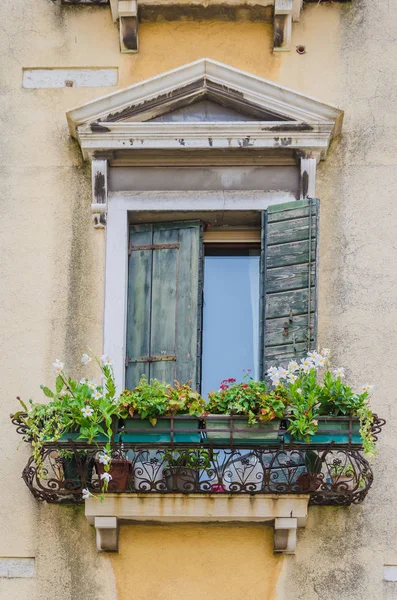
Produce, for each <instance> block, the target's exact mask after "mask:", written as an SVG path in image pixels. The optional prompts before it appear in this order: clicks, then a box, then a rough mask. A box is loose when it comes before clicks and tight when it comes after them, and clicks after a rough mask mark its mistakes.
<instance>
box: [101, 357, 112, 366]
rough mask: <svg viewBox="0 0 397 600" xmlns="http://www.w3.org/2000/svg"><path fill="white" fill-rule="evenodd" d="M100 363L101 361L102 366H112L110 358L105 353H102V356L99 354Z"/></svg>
mask: <svg viewBox="0 0 397 600" xmlns="http://www.w3.org/2000/svg"><path fill="white" fill-rule="evenodd" d="M101 363H102V366H104V367H111V366H112V361H111V360H110V358H109V357H108V356H107V355H106V354H102V356H101Z"/></svg>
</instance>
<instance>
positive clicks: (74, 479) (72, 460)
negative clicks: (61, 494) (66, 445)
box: [59, 449, 95, 491]
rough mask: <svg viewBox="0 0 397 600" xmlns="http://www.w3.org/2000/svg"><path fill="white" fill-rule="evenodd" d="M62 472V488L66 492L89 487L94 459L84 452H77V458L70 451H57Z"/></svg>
mask: <svg viewBox="0 0 397 600" xmlns="http://www.w3.org/2000/svg"><path fill="white" fill-rule="evenodd" d="M59 456H60V459H61V464H62V470H63V476H64V481H63V487H64V488H65V489H67V490H71V491H75V490H80V489H81V488H82V487H84V486H90V485H91V482H92V473H93V469H94V464H95V461H94V458H93V456H92V454H90V453H89V452H86V451H84V450H82V451H79V457H78V458H77V457H76V455H75V453H74V452H72V451H70V450H64V449H61V450H59Z"/></svg>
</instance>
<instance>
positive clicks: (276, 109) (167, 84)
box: [67, 59, 343, 137]
mask: <svg viewBox="0 0 397 600" xmlns="http://www.w3.org/2000/svg"><path fill="white" fill-rule="evenodd" d="M201 102H207V103H208V102H210V103H211V106H212V108H213V109H214V105H216V106H217V107H223V108H224V109H225V110H224V118H219V121H222V120H229V119H226V113H227V111H228V110H229V111H232V112H230V113H229V116H232V115H233V114H234V115H235V116H236V120H237V121H242V120H249V121H255V120H256V121H267V122H269V121H274V122H278V121H288V122H294V121H295V122H299V123H305V124H309V126H310V124H311V123H316V124H319V123H320V124H321V123H328V124H329V123H330V122H332V123H333V125H334V127H333V136H334V135H336V134H337V133H339V130H340V126H341V121H342V118H343V112H342V111H340V110H339V109H337V108H335V107H333V106H329V105H327V104H324V103H322V102H320V101H318V100H315V99H313V98H311V97H309V96H305V95H303V94H300V93H297V92H294V91H293V90H290V89H288V88H285V87H283V86H280V85H278V84H275V83H273V82H271V81H268V80H266V79H262V78H260V77H256V76H254V75H251V74H250V73H246V72H244V71H240V70H238V69H235V68H233V67H230V66H228V65H225V64H222V63H219V62H216V61H213V60H210V59H201V60H198V61H195V62H193V63H189V64H187V65H184V66H182V67H178V68H177V69H174V70H172V71H168V72H166V73H163V74H161V75H157V76H156V77H152V78H151V79H147V80H144V81H141V82H139V83H136V84H134V85H131V86H130V87H128V88H125V89H122V90H118V91H117V92H113V93H112V94H109V95H107V96H104V97H102V98H99V99H97V100H94V101H92V102H89V103H87V104H85V105H83V106H81V107H79V108H75V109H73V110H71V111H69V112H68V114H67V117H68V121H69V126H70V130H71V133H72V135H73V136H75V137H78V131H77V129H78V128H80V127H81V126H87V125H88V126H90V125H92V124H94V129H95V126H97V125H98V126H99V127H97V130H98V131H99V130H100V126H101V125H102V126H104V125H105V123H120V122H123V123H129V122H130V123H145V122H151V123H153V122H156V121H160V122H161V121H163V122H172V121H173V120H174V121H176V120H178V119H177V118H175V119H173V118H172V115H174V116H175V117H178V116H180V117H181V119H180V121H184V120H187V119H184V118H183V116H186V115H187V113H188V112H189V110H188V109H187V107H190V112H191V108H192V106H194V105H197V106H199V105H200V103H201ZM207 106H208V105H207ZM200 107H201V108H203V105H202V104H201V105H200ZM177 111H179V112H177ZM233 111H234V112H233ZM214 112H215V111H214V110H213V111H212V113H214ZM164 115H169V118H165V117H164ZM162 117H163V118H162ZM213 117H214V114H212V116H211V118H209V119H207V120H210V121H216V119H215V118H213ZM243 117H246V119H244V118H243ZM191 120H192V119H191ZM198 120H201V121H203V120H205V119H198ZM230 120H231V119H230Z"/></svg>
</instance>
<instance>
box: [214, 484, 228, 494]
mask: <svg viewBox="0 0 397 600" xmlns="http://www.w3.org/2000/svg"><path fill="white" fill-rule="evenodd" d="M211 491H212V492H217V493H219V492H221V493H222V492H225V491H226V488H225V486H224V485H223V483H221V484H219V485H218V484H217V483H214V484H213V485H211Z"/></svg>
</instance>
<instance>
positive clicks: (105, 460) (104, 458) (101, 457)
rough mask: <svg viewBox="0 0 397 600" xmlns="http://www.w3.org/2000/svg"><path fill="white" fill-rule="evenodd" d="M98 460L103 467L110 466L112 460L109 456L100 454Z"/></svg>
mask: <svg viewBox="0 0 397 600" xmlns="http://www.w3.org/2000/svg"><path fill="white" fill-rule="evenodd" d="M98 460H99V462H100V463H102V464H103V465H108V464H109V463H110V461H111V460H112V459H111V458H110V456H108V455H107V454H100V455H99V459H98Z"/></svg>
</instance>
